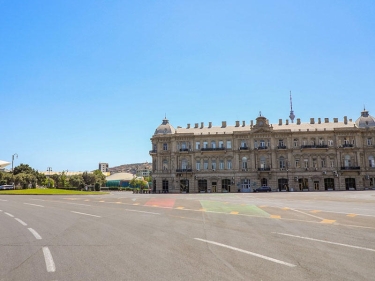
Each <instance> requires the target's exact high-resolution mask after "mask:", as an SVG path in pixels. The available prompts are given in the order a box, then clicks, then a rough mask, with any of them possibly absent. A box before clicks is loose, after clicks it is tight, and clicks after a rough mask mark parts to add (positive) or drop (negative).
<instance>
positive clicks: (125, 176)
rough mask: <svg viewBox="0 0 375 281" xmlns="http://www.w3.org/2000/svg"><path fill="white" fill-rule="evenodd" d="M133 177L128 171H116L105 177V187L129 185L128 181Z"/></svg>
mask: <svg viewBox="0 0 375 281" xmlns="http://www.w3.org/2000/svg"><path fill="white" fill-rule="evenodd" d="M133 178H134V176H133V174H130V173H116V174H112V175H110V176H108V177H106V186H107V187H129V186H130V181H131V180H132V179H133Z"/></svg>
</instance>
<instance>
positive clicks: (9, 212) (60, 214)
mask: <svg viewBox="0 0 375 281" xmlns="http://www.w3.org/2000/svg"><path fill="white" fill-rule="evenodd" d="M0 250H1V251H0V280H17V281H19V280H50V281H52V280H137V281H138V280H163V281H165V280H277V281H282V280H324V281H326V280H340V281H342V280H366V281H367V280H375V191H348V192H318V193H312V192H309V193H266V194H260V193H256V194H254V193H251V194H245V193H238V194H132V193H130V192H114V193H111V194H108V195H104V196H7V195H0Z"/></svg>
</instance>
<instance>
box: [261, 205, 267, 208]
mask: <svg viewBox="0 0 375 281" xmlns="http://www.w3.org/2000/svg"><path fill="white" fill-rule="evenodd" d="M266 207H267V205H261V206H259V208H266Z"/></svg>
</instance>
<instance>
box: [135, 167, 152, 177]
mask: <svg viewBox="0 0 375 281" xmlns="http://www.w3.org/2000/svg"><path fill="white" fill-rule="evenodd" d="M149 176H151V170H150V169H139V170H137V177H143V178H145V177H149Z"/></svg>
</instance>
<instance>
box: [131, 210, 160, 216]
mask: <svg viewBox="0 0 375 281" xmlns="http://www.w3.org/2000/svg"><path fill="white" fill-rule="evenodd" d="M124 210H125V211H129V212H136V213H146V214H153V215H160V213H153V212H146V211H137V210H131V209H124Z"/></svg>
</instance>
